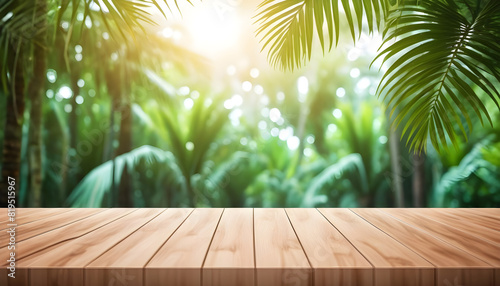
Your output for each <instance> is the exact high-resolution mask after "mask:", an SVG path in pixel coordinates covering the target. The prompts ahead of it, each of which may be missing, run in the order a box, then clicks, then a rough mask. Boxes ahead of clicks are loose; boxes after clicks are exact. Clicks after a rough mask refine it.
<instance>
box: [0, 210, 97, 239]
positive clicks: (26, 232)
mask: <svg viewBox="0 0 500 286" xmlns="http://www.w3.org/2000/svg"><path fill="white" fill-rule="evenodd" d="M102 211H104V209H71V210H68V211H66V212H63V213H61V214H58V215H55V216H50V217H47V218H44V219H40V220H37V221H34V222H33V223H29V224H23V225H20V226H18V227H16V242H17V243H19V242H21V241H23V240H26V239H28V238H31V237H34V236H37V235H40V234H42V233H45V232H47V231H51V230H53V229H56V228H59V227H62V226H65V225H68V224H71V223H74V222H76V221H79V220H81V219H84V218H86V217H89V216H92V215H95V214H97V213H99V212H102ZM9 236H10V235H9V233H7V232H6V231H5V232H1V233H0V247H4V246H6V245H7V244H8V241H9Z"/></svg>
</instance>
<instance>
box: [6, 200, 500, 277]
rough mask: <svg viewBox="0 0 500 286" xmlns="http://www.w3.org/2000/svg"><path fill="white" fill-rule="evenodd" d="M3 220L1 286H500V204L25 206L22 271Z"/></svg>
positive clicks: (19, 215)
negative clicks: (10, 265)
mask: <svg viewBox="0 0 500 286" xmlns="http://www.w3.org/2000/svg"><path fill="white" fill-rule="evenodd" d="M0 213H2V214H5V215H6V214H7V210H6V209H2V211H1V212H0ZM0 221H1V222H2V223H1V224H0V229H3V232H2V233H0V246H1V247H0V259H1V260H0V265H1V268H0V285H9V286H12V285H33V286H38V285H40V286H44V285H61V286H68V285H70V286H73V285H76V286H85V285H86V286H90V285H92V286H109V285H128V286H146V285H148V286H161V285H175V286H177V285H178V286H195V285H196V286H201V285H205V286H215V285H217V286H226V285H228V286H229V285H231V286H233V285H238V286H239V285H241V286H264V285H266V286H267V285H272V286H275V285H276V286H280V285H294V286H295V285H304V286H306V285H307V286H312V285H322V286H323V285H325V286H326V285H328V286H336V285H339V286H340V285H342V286H355V285H356V286H399V285H405V286H406V285H410V286H411V285H415V286H417V285H419V286H420V285H421V286H433V285H434V286H458V285H463V286H483V285H484V286H490V285H491V286H500V239H499V238H500V227H499V225H500V211H499V210H498V209H326V208H325V209H182V208H180V209H179V208H176V209H17V211H16V221H17V224H18V226H17V228H16V238H17V244H16V250H15V251H16V278H15V279H12V278H8V277H7V273H8V270H7V259H8V257H9V255H10V250H8V249H7V244H8V239H9V236H10V234H7V232H6V229H7V223H8V222H7V218H5V217H4V218H0Z"/></svg>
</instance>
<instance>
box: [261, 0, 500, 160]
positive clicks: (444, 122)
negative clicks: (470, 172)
mask: <svg viewBox="0 0 500 286" xmlns="http://www.w3.org/2000/svg"><path fill="white" fill-rule="evenodd" d="M341 3H342V5H343V7H344V11H345V17H346V19H347V22H348V23H349V29H350V31H351V35H352V37H353V39H355V27H354V23H357V24H358V25H357V28H358V30H359V31H361V29H362V23H363V21H366V24H367V31H368V32H370V33H371V32H373V31H374V30H375V29H376V28H377V29H380V27H381V26H385V29H384V33H383V34H384V43H385V44H387V45H388V46H386V47H385V48H384V50H383V51H382V52H381V53H380V54H379V57H381V56H383V57H384V61H387V62H392V61H393V63H392V64H391V66H390V68H389V69H388V70H387V72H386V73H385V75H384V77H383V79H382V81H381V82H380V86H379V94H383V97H384V98H389V103H388V105H389V106H390V107H391V114H393V113H395V114H396V115H397V116H396V118H395V123H396V125H399V124H401V123H402V122H404V128H403V135H406V137H407V139H408V140H407V143H408V142H410V148H411V149H412V150H416V151H418V152H420V151H422V150H426V148H427V144H426V143H427V138H428V136H430V140H431V142H432V144H433V146H434V147H435V148H436V149H438V150H439V149H441V147H445V146H447V144H448V142H451V143H453V144H454V145H455V147H457V141H458V138H457V137H458V136H459V135H458V134H457V131H456V130H455V127H454V126H453V122H456V123H457V125H458V126H457V127H458V128H459V129H460V131H461V133H462V134H463V136H465V137H467V131H466V128H465V127H464V123H463V121H464V120H465V121H466V122H467V125H468V128H467V129H468V130H471V129H472V121H471V115H472V114H474V115H475V116H477V117H478V118H479V119H480V120H481V123H483V117H485V118H486V119H487V120H488V121H489V123H490V124H493V122H492V120H491V117H490V113H489V112H488V110H487V109H486V107H485V104H484V102H483V100H482V99H481V98H480V97H479V96H478V93H477V90H475V89H474V88H477V89H479V90H481V91H482V92H484V93H485V94H487V95H488V96H489V97H490V99H491V100H493V101H494V102H495V104H496V105H497V108H500V105H499V104H498V100H499V99H500V93H499V90H498V81H499V80H500V70H499V68H498V67H499V59H500V54H499V51H500V46H499V45H498V38H499V36H500V35H499V32H498V31H499V27H500V4H499V3H498V1H494V0H484V1H483V0H477V1H470V0H466V1H463V2H462V1H453V0H446V1H430V0H425V1H397V3H395V5H394V6H392V5H391V4H390V3H389V1H378V0H376V1H341ZM349 3H350V4H351V5H350V4H349ZM338 4H339V1H336V0H334V1H328V0H327V1H275V0H267V1H264V2H263V3H262V5H261V6H260V8H261V10H260V12H259V14H258V15H257V17H258V20H257V22H258V23H260V27H259V28H258V30H257V34H258V35H259V34H260V33H264V32H266V34H265V35H264V37H263V40H265V42H264V45H263V49H264V48H266V47H269V54H268V58H269V61H270V63H271V64H272V65H274V66H276V67H279V68H281V69H284V70H293V69H295V68H296V67H300V66H301V65H303V64H304V62H305V61H306V59H307V60H310V58H311V53H312V42H313V31H314V28H313V27H314V25H315V26H316V32H317V34H318V37H319V40H320V43H321V47H322V49H323V51H324V50H325V41H326V35H325V34H324V33H323V24H324V23H325V22H326V24H327V25H326V26H327V29H328V38H329V40H330V49H331V46H332V43H333V30H335V31H336V40H337V42H338V35H339V34H338V31H339V27H340V22H339V11H338V10H339V7H338ZM351 7H352V8H353V9H354V13H353V11H351V10H352V9H351ZM325 19H326V20H325ZM373 22H375V23H376V25H375V26H374V25H373ZM463 99H465V100H463ZM470 109H472V110H473V111H471V110H470Z"/></svg>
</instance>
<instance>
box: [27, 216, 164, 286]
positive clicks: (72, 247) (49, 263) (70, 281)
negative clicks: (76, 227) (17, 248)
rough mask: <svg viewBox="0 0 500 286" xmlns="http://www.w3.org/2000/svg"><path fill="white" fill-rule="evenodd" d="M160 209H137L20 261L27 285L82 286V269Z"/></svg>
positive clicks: (150, 218) (151, 217)
mask: <svg viewBox="0 0 500 286" xmlns="http://www.w3.org/2000/svg"><path fill="white" fill-rule="evenodd" d="M163 210H164V209H139V210H136V211H134V212H132V213H130V214H129V215H127V216H126V219H124V218H122V219H118V220H115V221H113V222H111V223H109V224H107V225H106V226H105V227H102V228H99V229H97V230H94V231H93V232H91V233H87V234H86V235H83V236H80V237H78V238H76V239H73V240H71V241H67V242H61V243H59V244H58V245H55V246H53V247H49V248H46V249H44V250H42V251H40V252H37V253H34V254H32V255H31V256H29V257H27V258H25V259H23V260H24V263H25V265H26V267H28V268H29V269H30V285H32V286H49V285H72V286H83V284H84V281H83V280H84V279H83V277H84V275H83V272H84V267H85V266H86V265H88V264H89V263H90V262H91V261H93V260H94V259H96V258H97V257H99V256H100V255H102V254H103V253H104V252H106V251H107V250H108V249H109V248H111V247H113V246H114V245H116V244H117V243H119V242H120V241H122V240H123V239H125V238H126V237H128V236H129V235H130V234H132V233H133V232H135V231H136V230H137V229H139V228H140V227H142V226H143V225H144V224H146V223H147V222H148V221H150V220H152V219H153V218H154V217H156V216H158V215H159V214H160V213H161V212H162V211H163Z"/></svg>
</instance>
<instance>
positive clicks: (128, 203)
mask: <svg viewBox="0 0 500 286" xmlns="http://www.w3.org/2000/svg"><path fill="white" fill-rule="evenodd" d="M122 97H123V98H122V100H121V108H120V113H121V120H120V135H119V139H118V142H119V145H118V149H117V151H116V155H117V156H119V155H122V154H125V153H127V152H130V151H131V150H132V106H131V104H130V100H129V98H126V96H123V95H122ZM130 167H131V166H127V167H126V168H124V169H123V174H122V176H121V178H122V179H121V182H120V184H119V187H118V194H119V195H118V196H119V197H118V203H119V206H120V207H132V206H133V205H132V197H131V196H132V194H131V193H132V182H131V180H130V179H131V178H130V172H129V170H130Z"/></svg>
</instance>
